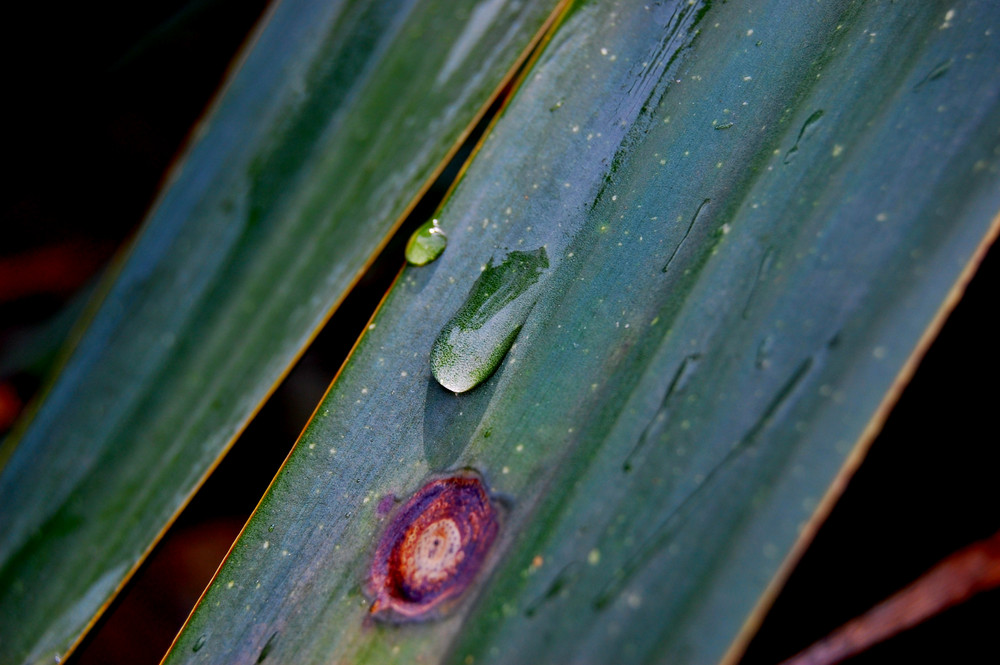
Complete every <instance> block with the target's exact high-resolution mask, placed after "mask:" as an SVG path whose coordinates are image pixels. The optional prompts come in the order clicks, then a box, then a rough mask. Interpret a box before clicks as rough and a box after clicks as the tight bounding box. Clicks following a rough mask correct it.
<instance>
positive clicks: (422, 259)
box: [405, 219, 448, 266]
mask: <svg viewBox="0 0 1000 665" xmlns="http://www.w3.org/2000/svg"><path fill="white" fill-rule="evenodd" d="M447 246H448V236H446V235H445V234H444V231H442V230H441V227H440V226H439V225H438V221H437V220H436V219H432V220H431V221H429V222H426V223H425V224H424V225H423V226H421V227H420V228H419V229H417V230H416V231H414V232H413V235H411V236H410V239H409V240H408V241H407V243H406V251H405V255H406V260H407V261H409V262H410V263H412V264H413V265H415V266H422V265H425V264H427V263H430V262H431V261H433V260H434V259H436V258H437V257H439V256H441V252H443V251H444V248H445V247H447Z"/></svg>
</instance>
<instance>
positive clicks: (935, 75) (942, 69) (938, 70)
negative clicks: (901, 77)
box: [913, 58, 955, 92]
mask: <svg viewBox="0 0 1000 665" xmlns="http://www.w3.org/2000/svg"><path fill="white" fill-rule="evenodd" d="M954 63H955V60H954V58H948V59H947V60H943V61H942V62H939V63H938V64H936V65H934V68H933V69H931V71H930V72H928V73H927V76H925V77H924V78H922V79H920V81H919V82H918V83H917V84H916V85H915V86H913V91H914V92H916V91H917V90H920V88H922V87H924V86H925V85H927V84H928V83H930V82H931V81H936V80H938V79H939V78H941V77H942V76H944V75H945V74H947V73H948V70H949V69H951V66H952V65H953V64H954Z"/></svg>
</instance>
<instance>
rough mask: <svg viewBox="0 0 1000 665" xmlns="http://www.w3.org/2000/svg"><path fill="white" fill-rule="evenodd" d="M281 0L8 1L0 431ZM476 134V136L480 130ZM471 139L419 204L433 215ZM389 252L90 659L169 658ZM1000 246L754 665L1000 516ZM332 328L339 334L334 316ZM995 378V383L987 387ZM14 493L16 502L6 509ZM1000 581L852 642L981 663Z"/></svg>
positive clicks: (102, 627)
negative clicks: (274, 1) (998, 383)
mask: <svg viewBox="0 0 1000 665" xmlns="http://www.w3.org/2000/svg"><path fill="white" fill-rule="evenodd" d="M266 6H267V3H266V2H265V1H264V0H241V1H237V0H187V1H185V0H147V2H143V3H127V2H121V1H117V0H116V1H102V2H98V3H89V4H79V3H70V2H66V1H65V0H61V1H60V2H57V3H48V4H32V5H28V4H24V3H21V4H18V5H16V6H13V7H11V8H9V9H8V17H7V21H8V26H9V31H10V32H11V33H13V34H14V38H13V39H10V40H5V41H4V43H3V45H2V46H0V48H2V49H3V55H4V57H5V62H7V63H8V67H7V73H8V78H7V80H8V85H9V86H10V87H11V88H12V89H13V94H12V95H11V96H10V97H9V100H10V101H9V102H8V105H7V110H8V118H9V121H10V123H11V127H12V128H13V129H12V131H10V132H9V133H8V136H7V138H6V140H5V146H6V150H5V152H6V154H7V156H8V163H9V164H11V165H12V166H13V168H12V169H11V170H10V171H9V174H8V176H7V177H6V178H5V179H4V181H3V192H4V194H3V197H2V199H0V200H2V206H3V213H2V214H3V217H2V219H3V235H2V243H0V436H3V435H4V434H6V432H7V431H9V429H10V428H11V427H12V426H13V424H14V421H15V420H16V418H17V416H18V415H19V414H20V413H21V412H22V411H23V410H24V408H25V406H26V405H27V404H29V403H30V400H31V399H32V397H33V396H34V395H36V394H37V392H38V391H39V389H40V388H41V386H42V385H43V382H44V380H45V378H46V376H47V375H48V374H49V373H50V372H51V371H52V369H53V366H54V365H55V364H56V363H57V359H58V351H59V349H60V348H61V347H62V345H63V344H64V342H65V341H66V340H67V339H69V338H71V331H72V327H73V324H74V322H75V321H76V320H77V319H78V318H79V317H80V316H81V314H82V313H83V312H84V311H85V309H86V303H87V301H88V300H89V299H90V298H91V297H92V296H93V294H94V291H95V284H96V283H97V281H98V280H99V278H100V275H101V273H102V272H104V271H108V270H113V264H114V257H115V256H116V253H117V252H119V251H120V250H121V249H122V248H124V247H126V246H127V244H128V242H129V240H130V238H131V236H132V234H133V232H134V231H135V229H136V228H137V227H138V225H139V223H140V222H141V221H142V218H143V216H144V215H145V213H146V211H147V209H148V208H149V206H150V204H151V203H152V201H153V199H154V197H155V195H156V192H157V190H158V187H159V186H160V183H161V181H162V179H163V177H164V175H165V173H166V171H167V169H168V167H169V166H170V164H171V162H172V160H173V159H174V158H175V156H176V155H177V154H178V152H179V151H180V150H181V149H182V147H183V146H184V144H185V140H186V138H187V136H188V132H189V131H190V129H191V127H192V126H193V124H194V123H195V122H196V121H197V119H198V118H199V117H200V115H201V114H202V112H203V111H204V110H205V108H206V106H207V105H208V104H209V103H210V101H211V99H212V97H213V95H214V94H215V92H216V91H217V89H218V86H219V84H220V83H221V82H222V80H223V78H224V76H225V73H226V71H227V68H228V67H229V66H230V64H231V63H232V61H233V58H234V57H236V55H237V53H238V49H239V47H240V45H241V44H242V43H243V42H244V40H245V39H246V38H247V36H248V34H249V33H250V30H251V29H252V28H253V26H254V24H255V22H256V21H257V19H258V18H259V17H260V16H261V14H262V13H263V12H264V11H265V9H266ZM474 139H475V137H473V139H472V140H474ZM466 154H467V151H463V152H462V153H460V154H459V156H458V157H457V158H456V162H455V163H454V164H453V166H452V167H451V168H449V169H448V170H447V171H446V173H445V174H444V175H443V176H442V178H441V180H440V181H439V183H438V185H437V186H436V187H435V188H434V189H433V190H432V191H431V193H430V194H429V195H428V200H427V201H426V202H425V204H424V205H422V206H421V207H420V208H419V209H418V210H417V211H415V213H414V215H412V217H411V223H410V225H409V226H412V225H413V224H414V223H418V221H419V220H422V219H423V218H424V217H426V216H427V214H429V212H430V211H432V210H433V208H434V205H435V202H436V200H437V199H439V198H440V196H441V195H442V194H443V191H444V189H445V188H446V187H447V183H448V181H449V180H450V179H451V178H453V177H454V175H455V172H456V169H457V167H458V165H459V164H460V162H461V160H462V159H464V156H465V155H466ZM407 232H408V228H404V229H402V230H401V232H400V233H399V234H397V238H396V240H395V241H394V242H393V243H391V244H390V245H389V246H388V247H387V248H386V249H385V250H384V251H383V253H382V255H381V258H380V260H379V261H377V262H376V264H375V265H374V267H373V269H372V271H371V273H370V274H369V275H368V276H367V277H366V279H365V280H363V282H362V283H361V284H360V285H359V286H358V287H357V288H356V289H355V291H354V293H353V294H352V295H351V297H350V298H349V299H348V300H347V302H345V304H344V306H343V307H342V308H341V309H340V311H339V312H338V313H337V315H336V318H335V319H334V321H332V322H331V323H330V324H329V325H328V326H327V328H326V332H324V333H323V334H321V335H320V336H319V337H318V338H317V339H316V340H315V341H314V343H313V344H312V346H311V348H310V350H309V351H308V352H307V354H306V355H305V356H304V357H303V358H302V359H301V360H300V361H299V363H298V364H297V366H296V368H295V370H294V371H293V372H292V373H291V374H290V375H289V377H288V378H287V379H286V380H285V382H284V383H283V384H282V385H281V387H280V388H279V390H278V391H277V392H276V393H275V394H274V395H273V397H272V398H271V399H270V401H269V402H268V403H267V405H266V406H265V407H264V409H263V410H262V411H261V412H260V413H259V414H258V416H257V417H256V418H255V420H254V421H253V423H252V424H251V426H250V427H249V428H248V429H247V430H246V432H245V433H244V435H243V436H242V437H241V439H240V440H239V441H238V442H237V444H236V446H235V447H234V448H233V450H232V451H231V452H230V454H229V455H228V456H227V458H226V459H225V461H224V462H223V464H222V465H221V466H220V467H219V468H218V470H217V472H216V473H215V474H214V475H213V477H212V478H211V479H210V480H209V482H208V483H207V484H206V486H205V487H204V488H203V489H202V490H201V491H200V492H199V494H198V495H197V496H196V497H195V499H194V501H193V502H192V503H191V504H190V505H189V506H188V508H187V509H186V510H185V512H184V513H183V514H182V516H181V518H180V519H179V520H178V522H177V523H176V524H174V525H173V527H172V528H171V529H170V531H169V532H168V534H167V537H166V538H165V539H164V541H163V542H162V543H161V544H160V545H159V546H158V548H157V549H156V551H155V552H154V554H153V555H152V556H151V558H150V559H149V561H147V563H146V564H145V565H144V566H143V568H142V569H141V570H140V571H139V573H138V574H137V575H136V577H135V578H134V579H133V580H132V582H131V583H130V585H129V587H128V588H127V590H126V592H125V593H124V594H123V595H122V596H121V597H120V598H119V599H118V601H116V603H115V604H114V605H113V607H112V610H111V611H110V612H109V613H108V614H107V615H106V616H105V617H104V619H103V620H102V621H101V623H100V624H99V625H98V627H97V629H96V630H95V631H94V632H93V633H92V634H91V636H90V637H89V638H88V639H87V640H86V642H85V643H84V645H83V647H82V648H81V649H80V650H79V651H78V652H77V653H76V654H75V655H74V656H73V657H72V661H73V662H76V663H80V664H84V663H87V664H89V663H132V664H139V663H156V662H158V661H159V659H160V657H161V656H162V654H163V653H164V652H165V651H166V648H167V646H168V645H169V643H170V641H171V640H172V638H173V636H174V634H175V633H176V631H177V630H178V629H179V627H180V625H181V624H182V623H183V621H184V619H185V617H186V616H187V614H188V612H189V611H190V609H191V607H192V606H193V604H194V602H195V601H196V600H197V598H198V596H199V595H200V593H201V591H202V589H203V588H204V586H205V584H206V583H207V581H208V580H209V578H210V577H211V575H212V573H213V572H214V570H215V568H216V567H217V565H218V563H219V562H220V561H221V559H222V557H223V556H224V555H225V553H226V551H227V550H228V548H229V545H230V544H231V543H232V541H233V539H234V538H235V537H236V535H237V534H238V532H239V530H240V528H241V527H242V525H243V523H244V522H245V520H246V519H247V517H248V516H249V514H250V511H251V510H252V509H253V507H254V506H255V505H256V502H257V500H258V499H259V497H260V496H261V494H262V493H263V491H264V489H265V488H266V486H267V484H268V482H270V479H271V478H272V476H273V475H274V473H275V471H276V470H277V468H278V466H279V465H280V463H281V461H282V460H283V459H284V456H285V454H286V453H287V451H288V450H289V449H290V447H291V445H292V444H293V443H294V441H295V439H296V437H297V436H298V433H299V432H300V431H301V428H302V426H303V425H304V423H305V421H306V420H307V419H308V417H309V415H310V414H311V412H312V410H313V408H314V406H315V404H316V403H317V402H318V400H319V398H320V397H321V396H322V394H323V392H324V391H325V389H326V387H327V385H328V384H329V382H330V380H331V379H332V378H333V375H334V373H335V372H336V370H337V368H338V367H339V365H340V363H341V362H342V360H343V358H344V357H345V356H346V354H347V352H348V351H349V350H350V348H351V345H352V344H353V341H354V339H355V337H356V336H357V333H359V332H360V330H361V328H362V327H363V325H364V324H365V322H366V321H367V319H368V317H369V315H370V313H371V312H372V311H373V310H374V308H375V306H376V305H377V303H378V301H379V299H380V297H381V295H382V293H383V292H384V291H385V289H386V288H387V287H388V284H389V283H390V282H391V279H392V278H393V276H394V275H395V273H396V271H397V270H398V267H399V266H400V265H401V263H402V240H401V239H405V237H406V233H407ZM998 260H1000V259H998V258H997V251H996V250H995V249H994V250H993V251H992V252H991V253H990V254H989V255H987V258H986V260H985V262H984V263H983V265H982V266H981V268H980V270H979V273H978V274H977V276H976V277H975V279H974V280H973V282H972V284H971V285H970V287H969V289H968V291H967V294H966V297H965V298H964V299H963V301H962V302H961V303H960V304H959V306H958V308H957V309H956V311H955V312H954V313H953V315H952V316H951V318H950V319H949V321H948V322H947V324H946V325H945V328H944V329H943V331H942V333H941V335H940V337H939V339H938V340H937V341H936V342H935V344H934V345H933V347H932V348H931V350H930V351H929V352H928V354H927V356H926V358H925V360H924V362H923V363H922V365H921V367H920V369H919V370H918V372H917V374H916V376H915V378H914V380H913V381H912V383H911V384H910V386H909V387H908V388H907V389H906V391H905V393H904V395H903V397H902V399H901V400H900V403H899V404H898V405H897V407H896V409H895V410H894V411H893V413H892V415H891V416H890V418H889V420H888V422H887V423H886V425H885V428H884V431H883V432H882V434H881V435H880V436H879V438H878V439H877V440H876V442H875V444H874V445H873V447H872V450H871V453H870V454H869V456H868V458H867V460H866V461H865V463H864V464H863V466H862V467H861V469H860V471H859V472H858V474H857V475H856V477H855V478H854V479H853V480H852V482H851V484H850V486H849V487H848V490H847V492H846V493H845V495H844V497H843V499H842V500H841V501H840V502H839V504H838V505H837V507H836V508H835V509H834V512H833V514H832V515H831V517H830V518H829V520H828V521H827V523H826V524H825V525H824V526H823V528H822V529H821V530H820V532H819V535H818V536H817V538H816V540H815V542H814V543H813V545H812V546H811V547H810V549H809V551H808V552H807V554H806V555H805V557H804V559H803V560H802V562H801V564H800V565H799V566H798V567H797V569H796V571H795V572H794V573H793V575H792V577H791V579H790V580H789V582H788V584H787V586H786V588H785V589H784V590H783V592H782V593H781V595H780V596H779V598H778V600H777V602H776V604H775V606H774V608H773V610H772V611H771V612H770V613H769V614H768V616H767V618H766V620H765V622H764V625H763V627H762V629H761V631H760V633H759V634H758V636H757V637H756V638H755V639H754V640H753V642H752V643H751V645H750V649H749V651H748V653H747V654H746V656H745V657H744V659H743V661H742V662H743V663H745V664H747V665H750V664H753V665H766V664H767V663H776V662H778V661H780V660H781V659H782V658H785V657H787V656H790V655H792V654H793V653H795V652H797V651H798V650H800V649H801V648H804V647H805V646H807V645H808V644H810V643H811V642H813V641H815V640H816V639H818V638H820V637H822V636H823V635H825V634H827V633H828V632H830V631H831V630H832V629H833V628H835V627H836V626H838V625H840V624H842V623H843V622H845V621H847V620H848V619H850V618H852V617H854V616H856V615H858V614H861V613H862V612H864V611H865V610H867V609H868V608H870V607H871V606H872V605H874V604H875V603H877V602H878V601H880V600H881V599H883V598H885V597H887V596H888V595H890V594H891V593H892V592H893V591H895V590H897V589H899V588H901V587H902V586H904V585H906V584H907V583H908V582H910V581H912V580H913V579H915V578H916V577H918V576H919V575H920V573H922V572H923V571H925V570H926V569H928V568H930V567H931V566H932V565H933V564H934V563H935V562H937V561H938V560H940V559H941V558H943V557H944V556H946V555H947V554H949V553H950V552H952V551H954V550H957V549H959V548H960V547H962V546H964V545H967V544H969V543H971V542H973V541H975V540H978V539H981V538H984V537H986V536H988V535H990V534H992V533H993V532H995V531H996V530H997V529H998V528H1000V512H998V511H997V501H996V490H995V483H996V480H995V473H996V469H997V468H1000V452H998V449H997V446H996V445H995V441H994V439H995V436H991V435H988V434H984V433H985V432H991V431H992V425H993V423H992V422H991V421H992V418H991V415H992V413H993V409H994V408H995V398H996V390H995V389H994V388H992V387H991V386H992V381H993V380H994V377H996V376H997V375H998V370H1000V354H998V352H997V348H996V338H997V334H996V327H995V325H996V324H995V323H994V322H993V320H992V316H991V314H992V311H993V309H994V308H995V303H996V293H997V289H998V285H1000V282H998V279H1000V277H998V268H997V263H998ZM334 331H336V332H334ZM984 385H985V386H990V387H987V388H986V389H983V386H984ZM0 509H2V507H0ZM997 616H1000V591H997V590H994V591H992V592H988V593H986V594H983V595H981V596H979V597H977V598H975V599H973V600H972V601H970V602H968V603H966V604H965V605H963V606H960V607H958V608H956V609H953V610H950V611H948V612H946V613H944V614H942V615H940V616H939V617H936V618H935V619H933V620H931V621H929V622H927V623H926V624H924V625H923V626H921V627H920V628H918V629H917V630H913V631H910V632H909V633H905V634H903V635H902V636H899V637H896V638H894V639H892V640H890V641H889V642H886V643H885V644H883V645H880V646H878V647H876V648H874V649H871V650H870V651H868V652H867V653H866V654H863V655H862V656H860V657H858V658H856V659H854V660H853V661H852V662H856V663H859V664H860V663H875V662H884V661H886V660H889V659H893V660H896V659H899V660H902V659H910V660H911V661H917V662H924V661H932V660H934V661H943V660H960V659H962V660H971V659H972V656H973V655H975V654H981V653H987V652H989V651H990V650H991V646H992V640H991V632H992V630H993V629H994V628H995V621H996V617H997Z"/></svg>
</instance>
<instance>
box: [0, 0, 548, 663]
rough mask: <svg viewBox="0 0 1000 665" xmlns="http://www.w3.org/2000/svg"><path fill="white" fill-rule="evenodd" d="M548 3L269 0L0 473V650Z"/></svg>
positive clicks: (265, 358) (268, 384)
mask: <svg viewBox="0 0 1000 665" xmlns="http://www.w3.org/2000/svg"><path fill="white" fill-rule="evenodd" d="M553 5H554V3H552V2H547V1H538V2H528V3H520V4H518V5H516V6H513V5H511V6H507V5H505V4H504V3H497V2H487V3H481V4H480V5H476V6H473V7H455V6H454V4H453V3H451V2H431V1H427V2H402V1H396V0H386V1H384V2H376V3H364V2H340V3H307V2H298V3H297V2H284V3H281V4H280V5H279V6H278V7H277V8H276V9H275V10H274V11H273V12H272V13H271V14H270V16H269V19H268V24H267V26H266V28H265V29H263V30H262V31H261V32H260V33H259V34H258V35H257V36H256V42H255V45H254V48H253V49H252V50H250V51H249V52H248V54H247V56H246V58H245V60H244V62H243V63H242V66H241V68H240V71H239V72H238V73H237V74H236V75H235V76H234V77H233V78H232V80H231V81H230V82H229V84H228V88H227V90H226V94H225V95H224V96H222V97H221V98H220V100H219V102H218V103H217V105H216V108H215V109H214V110H213V112H212V113H211V114H210V116H209V117H208V119H207V120H206V121H205V124H204V126H203V127H201V128H199V131H198V137H197V140H196V141H195V142H194V144H193V146H192V148H191V149H190V151H189V154H188V155H187V156H186V158H185V160H184V162H183V164H182V165H181V166H180V167H179V168H178V169H177V171H176V172H175V174H174V175H173V182H172V183H171V186H170V187H169V188H168V189H167V190H166V192H165V193H164V194H163V196H162V197H161V199H160V201H159V202H158V204H157V206H156V208H155V210H154V211H153V213H152V215H151V218H150V220H149V222H148V224H147V226H146V228H145V230H144V232H143V234H142V236H141V237H140V238H139V239H138V240H137V242H136V244H135V246H134V248H133V249H132V253H131V256H130V258H129V262H128V264H127V265H126V267H125V268H124V270H123V272H122V274H121V276H120V278H119V280H118V282H117V284H116V285H115V287H114V288H113V289H112V290H111V291H110V293H109V294H108V295H107V297H106V299H105V301H104V305H103V307H102V310H101V312H100V313H99V314H98V315H97V316H96V318H95V319H94V321H93V324H92V326H91V328H90V330H89V332H88V333H87V334H86V336H85V337H84V338H83V339H82V340H81V341H80V343H79V345H78V347H77V349H76V350H75V354H74V357H73V358H72V359H71V360H70V361H69V363H68V364H67V366H66V367H65V369H64V372H63V374H62V376H61V377H60V379H59V381H57V382H56V383H55V384H54V385H53V387H52V388H51V390H50V391H49V393H48V395H47V396H46V401H45V403H44V404H43V405H42V406H41V408H40V409H39V411H38V412H37V414H36V415H35V417H34V420H33V422H32V423H31V425H30V426H29V427H28V428H27V430H26V431H25V432H24V434H23V436H21V438H20V439H19V441H16V442H7V445H9V446H11V448H9V450H10V456H9V459H8V461H7V462H6V464H5V466H4V469H3V476H2V478H0V502H2V503H3V505H4V510H3V511H2V516H0V534H2V536H0V625H3V626H4V630H3V637H2V639H0V661H3V662H15V663H20V662H49V661H51V659H52V658H53V657H54V656H56V655H59V654H62V653H63V652H64V651H65V649H67V648H68V647H69V646H70V645H71V644H72V643H74V642H75V641H76V639H77V638H78V636H79V635H80V634H81V632H82V631H83V630H84V628H85V627H86V626H87V625H88V623H89V622H90V621H91V620H92V617H93V616H94V614H95V612H98V611H99V609H100V608H101V607H102V606H103V605H104V604H105V603H106V602H107V601H108V599H109V598H110V597H111V596H112V595H113V593H114V592H115V590H116V589H117V587H118V586H119V585H120V584H121V583H122V581H123V580H124V579H125V577H126V576H127V575H128V574H129V572H130V571H131V570H132V569H133V568H134V567H135V566H136V565H137V564H138V562H139V561H140V560H141V559H142V557H143V556H144V553H145V552H146V551H147V550H148V548H149V547H151V545H152V543H153V542H154V541H155V539H156V538H157V537H158V534H159V533H160V531H161V530H162V529H163V528H164V527H165V525H166V524H167V523H168V522H169V521H170V520H171V519H172V516H173V515H175V514H176V512H177V511H178V510H179V509H180V508H181V507H182V506H183V505H184V503H185V501H186V500H187V498H188V497H189V496H190V494H191V492H192V491H193V490H194V488H195V487H197V485H198V484H199V483H200V482H201V480H202V479H203V478H204V477H205V475H206V474H207V473H209V471H210V469H211V468H212V466H213V465H214V463H215V462H216V460H217V459H218V458H219V456H220V455H221V454H222V453H223V452H224V451H225V449H226V448H227V446H228V445H229V443H230V441H231V440H232V439H233V438H234V437H235V436H236V435H237V434H238V432H239V431H240V429H241V428H242V427H243V425H244V424H245V423H246V422H247V420H248V419H249V418H250V417H251V416H252V414H253V413H254V412H255V410H256V409H257V408H259V405H260V403H261V401H262V400H263V398H264V397H265V396H266V394H267V393H268V392H269V391H270V390H271V389H272V386H273V385H274V384H275V383H276V382H277V381H278V380H279V379H280V377H281V376H282V374H283V373H284V372H286V371H287V370H288V368H289V366H290V364H291V363H292V362H293V361H294V359H295V358H296V357H297V355H298V354H299V353H301V351H302V350H303V348H304V346H305V345H306V344H307V343H308V341H309V339H310V338H311V336H312V335H313V334H314V333H315V331H316V330H317V328H318V327H319V326H320V325H321V324H322V322H323V320H324V319H325V318H326V317H327V316H328V314H329V312H330V311H331V308H332V307H334V306H335V305H336V304H337V303H338V302H339V300H340V299H341V298H342V297H343V294H344V293H345V291H346V290H347V289H348V288H349V287H350V286H351V284H352V283H353V281H354V280H355V279H356V276H357V275H358V274H359V273H360V272H361V271H362V270H363V269H364V267H365V265H366V264H367V262H368V261H369V260H370V257H371V256H372V255H373V253H374V252H375V251H376V250H377V249H378V248H379V246H380V245H381V244H382V243H383V242H384V238H385V237H386V235H387V234H388V233H389V232H390V231H391V230H392V229H393V227H394V226H395V225H396V224H397V223H398V220H399V219H400V218H401V216H402V215H403V214H404V213H405V211H406V209H407V207H408V206H409V205H411V202H412V200H413V199H414V197H415V196H416V195H417V194H418V192H419V190H420V189H421V187H423V186H425V185H426V183H427V182H428V180H429V179H430V178H431V176H432V175H433V174H434V172H435V170H436V169H437V168H439V165H440V164H441V163H442V160H444V159H445V158H446V156H447V155H448V153H449V151H450V150H451V149H452V148H453V146H454V144H455V143H456V141H458V140H459V139H460V138H461V135H462V133H463V132H464V131H466V129H467V127H468V126H469V125H470V123H471V122H472V121H473V120H474V118H475V116H476V114H477V113H478V112H479V111H480V109H481V108H482V107H483V105H484V104H485V103H486V101H487V100H488V98H489V96H490V95H491V94H492V93H493V92H494V90H495V89H496V88H497V86H498V85H499V84H500V82H501V81H502V79H503V77H504V76H506V75H507V73H508V71H509V70H510V68H511V66H512V65H513V63H514V62H515V61H516V60H517V58H519V57H520V56H521V54H522V52H523V51H524V49H525V48H526V47H527V45H528V44H529V42H530V40H531V39H532V38H533V36H534V35H535V33H537V32H538V30H539V29H540V27H541V26H542V24H543V23H544V22H545V20H546V19H547V18H548V16H549V14H550V13H551V11H552V9H553Z"/></svg>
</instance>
